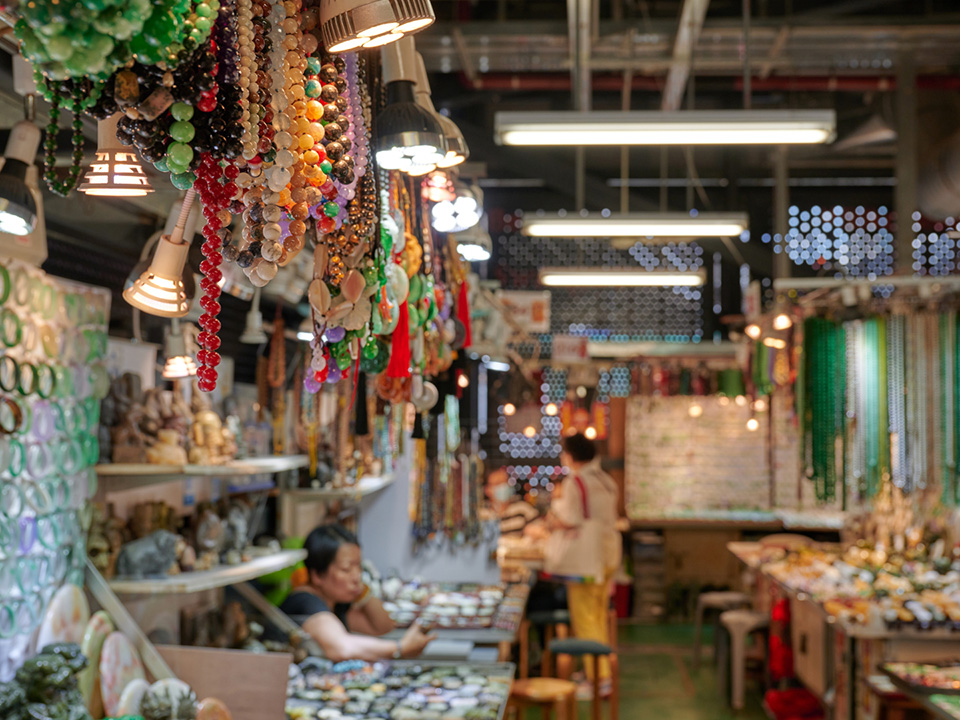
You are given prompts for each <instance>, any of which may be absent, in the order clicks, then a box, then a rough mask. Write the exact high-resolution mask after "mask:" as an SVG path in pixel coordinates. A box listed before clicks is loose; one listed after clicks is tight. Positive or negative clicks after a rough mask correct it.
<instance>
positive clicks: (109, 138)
mask: <svg viewBox="0 0 960 720" xmlns="http://www.w3.org/2000/svg"><path fill="white" fill-rule="evenodd" d="M119 120H120V113H116V114H114V115H112V116H110V117H109V118H107V119H106V120H100V121H99V122H98V123H97V157H96V159H95V160H94V161H93V162H92V163H91V164H90V169H89V170H87V174H86V175H84V177H83V184H82V185H81V186H80V187H79V188H77V189H78V190H79V191H80V192H82V193H86V194H87V195H99V196H102V197H140V196H143V195H146V194H147V193H152V192H153V186H152V185H150V179H149V178H148V177H147V174H146V173H145V172H144V171H143V166H142V165H141V164H140V159H139V158H138V157H137V154H136V153H135V152H134V151H133V150H132V149H131V148H125V147H124V146H123V145H122V144H121V142H120V141H119V140H117V123H118V121H119Z"/></svg>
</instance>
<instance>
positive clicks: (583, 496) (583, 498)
mask: <svg viewBox="0 0 960 720" xmlns="http://www.w3.org/2000/svg"><path fill="white" fill-rule="evenodd" d="M573 479H574V481H575V482H576V483H577V488H579V490H580V503H581V504H582V505H583V519H584V520H589V519H590V504H589V503H588V502H587V486H586V485H584V484H583V480H581V479H580V476H579V475H574V476H573Z"/></svg>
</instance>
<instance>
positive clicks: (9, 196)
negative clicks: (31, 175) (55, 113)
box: [0, 120, 40, 236]
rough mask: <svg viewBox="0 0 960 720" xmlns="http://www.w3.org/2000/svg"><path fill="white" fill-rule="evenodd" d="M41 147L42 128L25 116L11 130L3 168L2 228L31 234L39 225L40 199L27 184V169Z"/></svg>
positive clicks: (0, 194) (0, 183)
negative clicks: (38, 202)
mask: <svg viewBox="0 0 960 720" xmlns="http://www.w3.org/2000/svg"><path fill="white" fill-rule="evenodd" d="M39 147H40V128H38V127H37V126H36V125H35V124H34V123H33V122H32V121H30V120H21V121H20V122H18V123H17V124H16V125H14V126H13V129H12V130H11V131H10V139H9V140H7V148H6V150H5V151H4V153H3V155H4V161H3V169H2V170H0V232H5V233H9V234H11V235H20V236H24V235H29V234H30V233H31V232H33V230H34V228H36V227H37V217H38V213H37V201H36V199H35V197H34V193H33V192H31V190H30V188H29V187H28V185H27V170H28V169H29V168H30V167H31V166H32V165H33V162H34V160H35V158H36V156H37V148H39Z"/></svg>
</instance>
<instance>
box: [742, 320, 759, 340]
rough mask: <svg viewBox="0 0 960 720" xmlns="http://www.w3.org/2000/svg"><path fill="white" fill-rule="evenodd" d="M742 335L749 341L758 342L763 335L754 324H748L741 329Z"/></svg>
mask: <svg viewBox="0 0 960 720" xmlns="http://www.w3.org/2000/svg"><path fill="white" fill-rule="evenodd" d="M743 332H744V334H745V335H746V336H747V337H748V338H750V339H751V340H759V339H760V336H761V335H763V328H761V327H760V326H759V325H757V324H756V323H750V324H749V325H747V326H746V327H745V328H744V329H743Z"/></svg>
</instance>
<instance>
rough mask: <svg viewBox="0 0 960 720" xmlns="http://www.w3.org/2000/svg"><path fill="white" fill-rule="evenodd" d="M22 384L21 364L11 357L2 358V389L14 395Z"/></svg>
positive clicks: (0, 378)
mask: <svg viewBox="0 0 960 720" xmlns="http://www.w3.org/2000/svg"><path fill="white" fill-rule="evenodd" d="M18 382H20V364H19V363H18V362H17V361H16V360H14V359H13V358H12V357H10V356H9V355H2V356H0V389H2V390H3V391H4V392H8V393H12V392H13V391H14V390H16V389H17V383H18Z"/></svg>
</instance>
